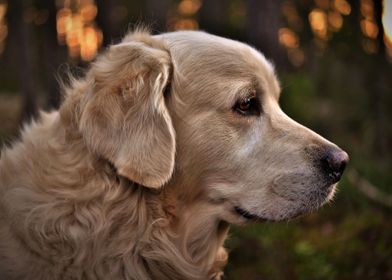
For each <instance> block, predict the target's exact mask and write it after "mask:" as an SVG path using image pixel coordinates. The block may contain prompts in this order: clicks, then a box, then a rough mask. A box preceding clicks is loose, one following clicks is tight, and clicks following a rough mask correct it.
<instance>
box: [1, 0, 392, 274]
mask: <svg viewBox="0 0 392 280" xmlns="http://www.w3.org/2000/svg"><path fill="white" fill-rule="evenodd" d="M140 24H145V25H148V26H150V28H151V30H152V31H153V32H154V33H158V32H162V31H171V30H179V29H202V30H205V31H208V32H210V33H214V34H217V35H221V36H226V37H229V38H232V39H237V40H240V41H243V42H247V43H249V44H251V45H253V46H255V47H256V48H257V49H259V50H260V51H262V52H263V53H264V54H265V55H266V56H267V57H268V58H269V59H270V60H272V61H273V62H274V63H275V65H276V68H277V72H278V75H279V76H280V78H281V81H282V88H283V93H282V97H281V105H282V107H283V109H284V110H285V111H286V112H287V113H288V115H290V116H291V117H293V118H294V119H296V120H297V121H299V122H301V123H303V124H304V125H306V126H308V127H310V128H312V129H313V130H315V131H316V132H318V133H320V134H321V135H323V136H325V137H326V138H328V139H330V140H332V141H333V142H335V143H337V144H338V145H339V146H341V147H342V148H344V149H345V150H346V151H348V153H349V154H350V157H351V162H350V164H349V168H348V171H347V173H345V175H344V177H343V182H342V183H341V184H340V191H339V193H338V194H337V196H336V199H335V201H334V202H333V203H331V204H329V205H327V206H325V207H324V208H323V209H322V210H320V211H317V212H315V213H313V214H310V215H307V216H306V217H302V218H299V219H296V220H294V221H290V222H287V223H277V224H257V225H251V226H248V227H244V228H238V227H233V228H232V231H231V237H230V239H229V240H228V244H227V245H228V247H229V248H230V251H231V258H230V263H229V265H228V267H227V269H226V275H227V279H250V280H253V279H255V280H256V279H292V280H295V279H350V280H351V279H378V280H380V279H392V216H391V214H392V164H391V163H392V158H391V153H392V110H391V108H392V0H384V1H381V0H351V1H348V0H293V1H290V0H225V1H224V0H204V1H203V0H145V1H136V0H95V1H94V0H8V1H7V0H0V145H2V144H5V143H10V142H11V141H12V140H13V139H16V138H17V137H18V134H17V133H18V129H19V127H20V126H21V124H22V122H23V121H26V120H29V119H30V118H32V117H34V116H36V114H37V111H38V108H41V109H42V108H43V109H46V110H49V109H53V108H57V107H58V106H59V103H60V101H61V97H60V93H59V86H58V83H57V80H56V79H57V78H56V77H61V76H63V75H64V73H66V72H68V71H72V72H73V73H76V74H77V73H83V69H84V68H85V67H86V65H87V63H88V62H89V61H91V60H93V59H94V57H95V55H96V54H97V52H98V51H99V50H100V49H103V48H105V47H106V46H107V45H108V44H110V43H115V42H118V41H119V40H120V39H121V37H122V36H123V35H124V34H125V33H126V32H127V31H128V30H131V29H132V28H134V27H135V26H137V25H140ZM1 143H2V144H1Z"/></svg>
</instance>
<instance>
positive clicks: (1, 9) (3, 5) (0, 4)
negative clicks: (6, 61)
mask: <svg viewBox="0 0 392 280" xmlns="http://www.w3.org/2000/svg"><path fill="white" fill-rule="evenodd" d="M6 13H7V2H5V1H0V55H1V54H2V53H3V52H4V48H5V40H6V38H7V35H8V26H7V22H6V20H5V15H6Z"/></svg>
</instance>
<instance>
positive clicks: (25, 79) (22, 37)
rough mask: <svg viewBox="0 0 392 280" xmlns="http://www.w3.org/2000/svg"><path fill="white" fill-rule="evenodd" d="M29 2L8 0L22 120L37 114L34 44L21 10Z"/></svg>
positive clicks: (25, 0) (28, 4)
mask: <svg viewBox="0 0 392 280" xmlns="http://www.w3.org/2000/svg"><path fill="white" fill-rule="evenodd" d="M30 5H31V2H30V1H27V0H13V1H9V14H10V15H12V16H10V29H11V30H10V31H11V32H12V29H14V30H15V32H17V34H18V35H17V36H16V37H15V40H16V42H15V44H14V46H16V48H18V54H19V56H18V57H17V58H16V59H17V60H18V64H19V69H18V75H19V80H20V85H21V95H22V102H23V104H22V115H21V119H22V121H29V120H31V119H32V118H34V117H36V116H37V113H38V110H37V103H36V84H35V82H34V79H33V76H32V64H33V63H32V55H33V51H34V50H35V46H34V44H31V40H30V33H31V26H30V25H29V24H28V23H26V22H25V21H24V19H23V11H24V10H25V8H26V7H28V6H30Z"/></svg>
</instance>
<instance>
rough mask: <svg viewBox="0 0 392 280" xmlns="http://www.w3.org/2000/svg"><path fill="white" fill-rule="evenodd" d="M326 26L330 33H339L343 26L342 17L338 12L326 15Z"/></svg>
mask: <svg viewBox="0 0 392 280" xmlns="http://www.w3.org/2000/svg"><path fill="white" fill-rule="evenodd" d="M328 24H329V26H330V28H331V30H332V31H335V32H336V31H339V30H340V28H342V26H343V17H342V15H341V14H340V13H338V12H329V13H328Z"/></svg>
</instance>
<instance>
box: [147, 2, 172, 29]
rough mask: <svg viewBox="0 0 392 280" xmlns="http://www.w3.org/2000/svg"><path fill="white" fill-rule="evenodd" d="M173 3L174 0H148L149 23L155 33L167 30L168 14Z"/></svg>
mask: <svg viewBox="0 0 392 280" xmlns="http://www.w3.org/2000/svg"><path fill="white" fill-rule="evenodd" d="M172 4H173V1H172V0H147V1H146V14H147V24H148V26H149V27H150V28H151V31H152V32H153V33H160V32H164V31H166V29H167V26H166V24H167V16H168V13H169V10H170V8H171V6H172Z"/></svg>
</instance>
